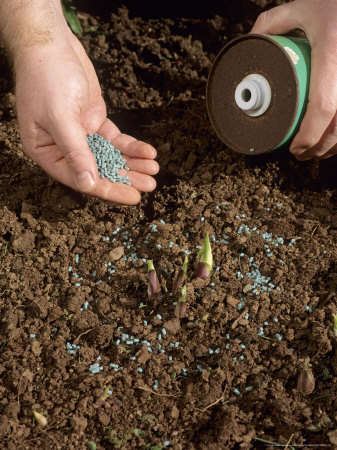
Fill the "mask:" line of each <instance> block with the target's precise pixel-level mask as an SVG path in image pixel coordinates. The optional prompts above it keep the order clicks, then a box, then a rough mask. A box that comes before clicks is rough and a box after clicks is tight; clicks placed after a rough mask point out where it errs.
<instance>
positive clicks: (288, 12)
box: [251, 2, 300, 34]
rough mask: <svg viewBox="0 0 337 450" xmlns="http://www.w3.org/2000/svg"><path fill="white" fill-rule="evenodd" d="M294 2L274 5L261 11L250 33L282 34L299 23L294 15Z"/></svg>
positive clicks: (297, 26) (296, 26)
mask: <svg viewBox="0 0 337 450" xmlns="http://www.w3.org/2000/svg"><path fill="white" fill-rule="evenodd" d="M295 7H296V2H292V3H286V4H284V5H280V6H276V7H275V8H272V9H269V10H268V11H265V12H263V13H261V14H260V15H259V16H258V18H257V20H256V22H255V24H254V26H253V28H252V30H251V33H257V34H284V33H287V32H288V31H291V30H293V29H295V28H299V27H300V25H299V23H298V21H297V19H296V17H295V10H294V9H295Z"/></svg>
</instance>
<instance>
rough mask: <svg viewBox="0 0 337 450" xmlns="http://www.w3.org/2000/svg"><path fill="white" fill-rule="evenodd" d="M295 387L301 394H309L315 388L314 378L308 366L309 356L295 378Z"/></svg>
mask: <svg viewBox="0 0 337 450" xmlns="http://www.w3.org/2000/svg"><path fill="white" fill-rule="evenodd" d="M297 389H298V390H299V391H300V392H301V393H302V394H303V395H310V394H312V393H313V392H314V390H315V378H314V375H313V373H312V370H311V368H310V363H309V358H306V360H305V361H304V367H303V369H302V370H301V373H300V376H299V377H298V380H297Z"/></svg>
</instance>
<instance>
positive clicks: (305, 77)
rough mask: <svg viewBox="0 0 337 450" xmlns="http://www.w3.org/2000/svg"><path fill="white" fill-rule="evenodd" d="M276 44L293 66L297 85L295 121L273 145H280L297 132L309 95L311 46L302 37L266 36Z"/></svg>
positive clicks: (288, 140) (289, 139)
mask: <svg viewBox="0 0 337 450" xmlns="http://www.w3.org/2000/svg"><path fill="white" fill-rule="evenodd" d="M268 37H269V38H270V39H272V40H273V41H274V42H276V44H278V45H280V46H281V47H282V48H283V50H284V51H285V52H286V53H287V54H288V56H289V58H290V60H291V61H292V63H293V66H294V68H295V70H296V74H297V78H298V87H299V102H298V109H297V115H296V118H295V121H294V123H293V125H292V127H291V129H290V131H289V133H288V135H287V136H286V137H285V138H284V140H283V141H282V142H280V144H279V145H278V146H277V147H275V149H274V150H276V149H277V148H280V147H282V146H283V145H285V144H287V143H288V142H290V141H291V140H292V138H293V137H294V136H295V134H296V133H297V131H298V129H299V127H300V125H301V121H302V119H303V117H304V114H305V111H306V108H307V103H308V95H309V85H310V69H311V47H310V44H309V41H308V40H307V39H303V38H296V37H289V36H270V35H269V36H268Z"/></svg>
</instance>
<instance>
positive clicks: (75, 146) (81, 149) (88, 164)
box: [50, 117, 97, 193]
mask: <svg viewBox="0 0 337 450" xmlns="http://www.w3.org/2000/svg"><path fill="white" fill-rule="evenodd" d="M50 133H51V135H52V136H53V138H54V140H55V143H56V145H57V147H58V149H59V150H60V152H61V153H62V155H63V157H64V159H65V161H66V163H67V164H68V166H69V168H70V171H71V172H72V173H73V175H74V181H75V185H76V187H77V189H78V190H80V191H82V192H86V193H89V192H91V191H92V190H93V189H94V188H95V184H96V180H97V166H96V161H95V157H94V154H93V153H92V151H91V150H90V148H89V145H88V143H87V140H86V132H85V130H84V129H83V128H82V126H81V124H80V122H79V120H76V119H75V118H71V119H69V117H67V118H62V119H61V120H58V121H57V125H53V126H52V128H51V129H50Z"/></svg>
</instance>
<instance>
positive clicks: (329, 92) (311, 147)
mask: <svg viewBox="0 0 337 450" xmlns="http://www.w3.org/2000/svg"><path fill="white" fill-rule="evenodd" d="M336 18H337V0H324V2H322V1H320V0H295V1H293V2H291V3H286V4H284V5H281V6H277V7H275V8H273V9H271V10H269V11H266V12H264V13H262V14H261V15H260V16H259V17H258V19H257V21H256V23H255V25H254V27H253V29H252V31H251V32H252V33H258V34H284V33H287V32H289V31H291V30H293V29H295V28H299V29H301V30H303V31H304V32H305V33H306V35H307V37H308V39H309V41H310V44H311V48H312V52H311V79H310V89H309V103H308V106H307V110H306V114H305V116H304V118H303V121H302V124H301V127H300V129H299V131H298V133H297V135H296V136H295V138H294V140H293V142H292V144H291V146H290V151H291V152H292V153H293V155H294V156H295V157H296V158H297V159H298V160H301V161H305V160H309V159H311V158H320V159H325V158H329V157H330V156H333V155H335V154H337V27H336Z"/></svg>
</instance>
